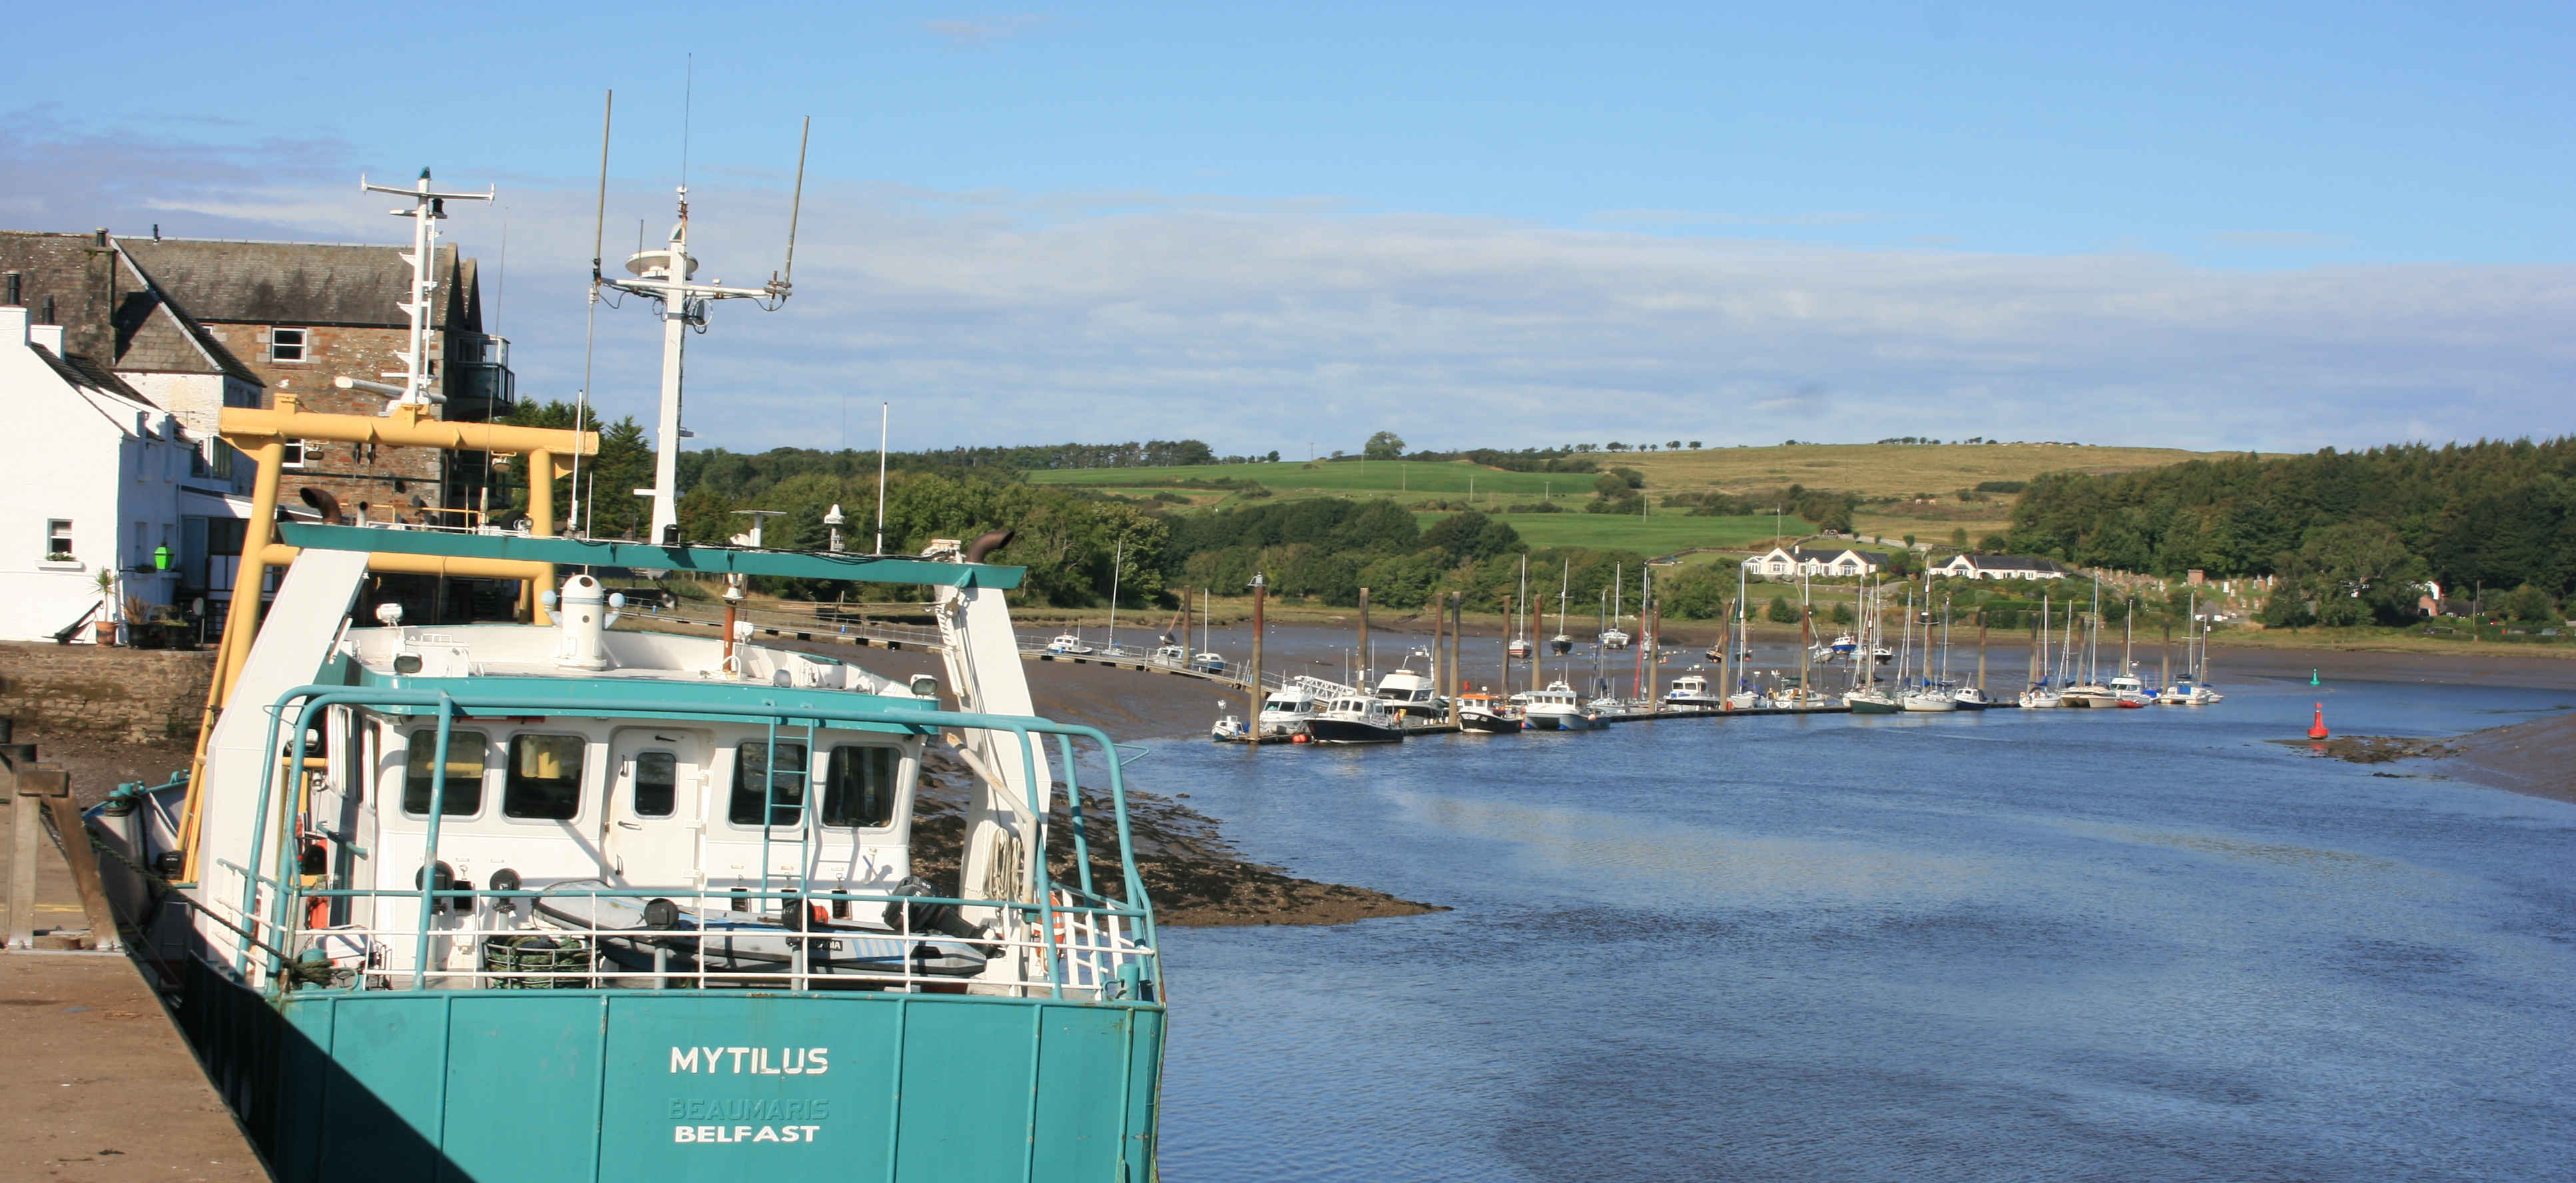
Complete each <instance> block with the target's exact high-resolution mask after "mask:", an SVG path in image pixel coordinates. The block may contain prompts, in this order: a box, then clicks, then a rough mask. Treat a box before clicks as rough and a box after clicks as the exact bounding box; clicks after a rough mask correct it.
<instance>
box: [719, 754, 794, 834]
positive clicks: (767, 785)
mask: <svg viewBox="0 0 2576 1183" xmlns="http://www.w3.org/2000/svg"><path fill="white" fill-rule="evenodd" d="M774 748H775V750H776V751H777V753H778V766H777V767H775V768H772V767H770V760H769V753H770V752H771V751H772V750H773V745H771V744H770V743H769V742H768V741H766V740H759V741H754V742H752V743H747V744H744V745H742V746H741V747H738V748H735V749H734V757H733V800H732V802H731V803H730V804H729V805H728V806H727V807H726V809H725V817H726V818H727V819H728V820H730V821H732V822H733V824H735V825H737V826H756V825H759V824H761V820H760V814H761V802H762V800H763V796H764V794H766V799H767V801H768V804H769V824H770V825H773V826H793V825H797V824H800V823H802V822H803V821H804V820H805V775H806V774H805V745H803V744H801V743H782V744H777V745H774Z"/></svg>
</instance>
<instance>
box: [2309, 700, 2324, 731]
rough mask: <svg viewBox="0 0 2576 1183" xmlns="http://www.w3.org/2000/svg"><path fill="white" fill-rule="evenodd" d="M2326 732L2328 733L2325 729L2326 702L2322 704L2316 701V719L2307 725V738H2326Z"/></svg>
mask: <svg viewBox="0 0 2576 1183" xmlns="http://www.w3.org/2000/svg"><path fill="white" fill-rule="evenodd" d="M2328 734H2329V733H2328V732H2327V731H2326V704H2324V703H2318V704H2317V721H2316V722H2314V723H2312V724H2309V726H2308V738H2309V739H2324V738H2326V736H2327V735H2328Z"/></svg>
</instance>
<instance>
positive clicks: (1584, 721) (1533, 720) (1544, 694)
mask: <svg viewBox="0 0 2576 1183" xmlns="http://www.w3.org/2000/svg"><path fill="white" fill-rule="evenodd" d="M1512 701H1513V702H1515V703H1518V704H1520V706H1521V711H1522V718H1523V719H1524V720H1525V721H1526V722H1527V723H1528V725H1529V728H1530V729H1531V730H1533V731H1591V730H1594V729H1597V728H1599V727H1601V726H1603V723H1602V722H1601V716H1600V715H1599V713H1598V712H1595V711H1593V710H1592V709H1590V708H1588V707H1586V706H1584V705H1583V702H1582V699H1581V696H1579V695H1577V694H1576V693H1575V692H1574V687H1572V686H1568V685H1566V684H1565V683H1564V682H1563V681H1556V682H1550V683H1548V686H1547V689H1545V690H1532V691H1529V692H1527V693H1524V694H1515V695H1513V696H1512Z"/></svg>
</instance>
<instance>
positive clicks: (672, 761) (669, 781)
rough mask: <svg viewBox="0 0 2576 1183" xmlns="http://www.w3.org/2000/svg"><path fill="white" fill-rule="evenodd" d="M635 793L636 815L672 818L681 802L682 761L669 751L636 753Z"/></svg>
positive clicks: (634, 806) (633, 803) (633, 806)
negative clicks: (673, 811)
mask: <svg viewBox="0 0 2576 1183" xmlns="http://www.w3.org/2000/svg"><path fill="white" fill-rule="evenodd" d="M634 794H635V796H634V800H633V802H632V808H633V809H634V810H635V816H637V817H669V816H671V812H672V810H673V808H674V807H676V806H677V805H678V804H679V799H680V758H679V757H677V756H674V755H672V754H671V753H669V752H637V753H635V788H634Z"/></svg>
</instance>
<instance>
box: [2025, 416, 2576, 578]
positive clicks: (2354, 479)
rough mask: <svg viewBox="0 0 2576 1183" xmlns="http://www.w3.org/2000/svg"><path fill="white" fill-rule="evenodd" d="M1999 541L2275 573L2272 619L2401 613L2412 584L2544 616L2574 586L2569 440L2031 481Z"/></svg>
mask: <svg viewBox="0 0 2576 1183" xmlns="http://www.w3.org/2000/svg"><path fill="white" fill-rule="evenodd" d="M2007 541H2008V542H2009V543H2010V545H2011V547H2012V549H2014V550H2015V551H2018V552H2021V553H2026V554H2044V555H2050V556H2054V557H2056V558H2060V559H2065V560H2068V561H2070V562H2074V563H2079V564H2083V565H2087V566H2099V567H2109V568H2113V569H2117V570H2126V571H2142V572H2149V573H2153V574H2159V575H2168V576H2172V575H2181V574H2183V573H2184V572H2186V571H2188V570H2190V569H2192V568H2195V567H2196V568H2200V569H2202V570H2205V571H2207V572H2209V573H2210V574H2211V575H2213V576H2247V575H2277V576H2279V577H2280V578H2281V580H2282V584H2283V588H2282V591H2281V592H2280V593H2278V594H2275V595H2274V596H2273V598H2272V606H2271V608H2270V609H2269V610H2268V611H2267V617H2268V619H2269V622H2270V623H2275V624H2304V623H2308V622H2310V621H2312V620H2313V621H2320V622H2323V623H2327V624H2359V623H2364V622H2367V621H2370V620H2377V621H2378V622H2380V623H2388V624H2393V623H2399V622H2402V621H2404V620H2405V619H2407V618H2409V617H2411V616H2413V615H2414V614H2415V612H2416V608H2415V605H2416V600H2417V598H2418V596H2419V595H2420V594H2421V584H2422V583H2423V582H2424V581H2426V580H2433V581H2438V582H2439V583H2440V584H2441V587H2442V591H2443V594H2444V595H2445V596H2446V597H2459V598H2463V599H2465V598H2467V597H2468V596H2470V595H2471V594H2473V593H2477V592H2483V593H2484V596H2483V598H2484V599H2486V600H2487V601H2489V602H2490V604H2492V603H2494V602H2497V601H2498V600H2499V599H2502V600H2504V601H2507V602H2508V603H2509V607H2508V608H2507V610H2508V611H2510V612H2512V613H2513V614H2515V615H2519V616H2524V617H2525V618H2528V619H2533V620H2539V619H2543V618H2546V617H2547V616H2548V615H2550V614H2551V612H2553V611H2554V609H2553V608H2552V607H2551V601H2554V600H2559V599H2563V598H2565V597H2566V596H2567V595H2568V594H2569V593H2570V592H2571V591H2576V437H2569V438H2560V439H2554V440H2548V441H2544V442H2539V443H2534V442H2532V441H2530V440H2516V441H2513V442H2510V443H2507V442H2490V441H2481V442H2479V443H2475V444H2454V445H2447V446H2444V447H2440V448H2432V447H2426V446H2423V445H2405V446H2400V447H2389V448H2374V449H2371V450H2370V451H2367V452H2337V451H2334V450H2332V449H2328V450H2326V451H2322V452H2318V453H2316V454H2315V455H2311V456H2297V457H2289V458H2285V459H2274V460H2264V459H2260V458H2257V457H2254V456H2250V455H2249V456H2244V457H2239V458H2234V459H2227V460H2214V461H2213V460H2194V461H2188V462H2185V463H2182V464H2175V465H2170V466H2167V467H2163V468H2154V469H2147V470H2144V471H2140V472H2129V473H2120V474H2117V475H2112V476H2086V475H2082V474H2075V473H2057V474H2052V475H2048V476H2043V477H2041V478H2039V479H2037V480H2034V481H2031V482H2030V486H2029V488H2028V489H2027V490H2025V491H2024V492H2023V493H2022V497H2021V501H2020V504H2019V505H2018V506H2017V507H2016V508H2015V509H2014V511H2013V527H2012V532H2011V534H2010V535H2009V537H2008V539H2007Z"/></svg>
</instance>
